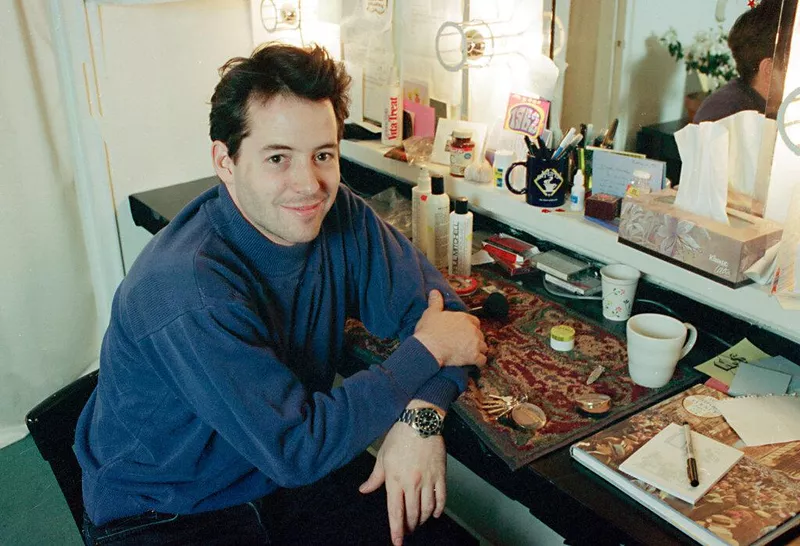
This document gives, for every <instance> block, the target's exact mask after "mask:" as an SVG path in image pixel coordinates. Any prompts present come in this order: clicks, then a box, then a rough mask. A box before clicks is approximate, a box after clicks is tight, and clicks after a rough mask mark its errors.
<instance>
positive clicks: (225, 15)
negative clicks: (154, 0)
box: [89, 0, 252, 270]
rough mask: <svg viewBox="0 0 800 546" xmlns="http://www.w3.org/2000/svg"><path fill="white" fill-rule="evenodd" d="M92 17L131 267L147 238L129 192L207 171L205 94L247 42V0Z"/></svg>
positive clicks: (125, 9) (112, 173)
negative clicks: (134, 214) (135, 218)
mask: <svg viewBox="0 0 800 546" xmlns="http://www.w3.org/2000/svg"><path fill="white" fill-rule="evenodd" d="M90 9H91V8H90ZM89 21H90V29H91V36H92V46H93V51H94V62H95V69H96V70H97V79H98V83H97V85H98V88H99V96H100V99H101V100H100V105H99V106H100V110H99V115H98V116H96V117H97V119H98V122H99V123H100V125H101V132H102V136H103V140H104V142H105V147H106V153H107V156H108V171H109V177H110V181H111V186H112V190H113V198H114V204H115V206H116V213H117V221H118V225H119V235H120V242H121V246H122V252H123V259H124V261H125V267H126V270H127V269H128V268H130V266H131V264H132V262H133V260H134V259H135V257H136V256H137V255H138V254H139V252H140V251H141V249H142V248H143V247H144V245H145V244H146V242H147V241H148V239H149V236H148V234H147V233H146V232H145V230H144V229H142V228H141V227H137V226H135V225H134V224H133V220H132V218H131V214H130V207H129V206H128V196H129V195H130V194H132V193H136V192H139V191H143V190H149V189H153V188H159V187H164V186H169V185H172V184H177V183H180V182H185V181H189V180H193V179H196V178H200V177H204V176H209V175H212V174H213V170H212V168H211V159H210V151H209V150H210V141H209V137H208V114H209V101H210V99H211V94H212V93H213V90H214V86H215V85H216V83H217V81H218V80H219V76H218V73H217V69H218V68H219V67H220V66H221V65H222V64H223V63H224V62H225V61H226V60H228V59H229V58H231V57H234V56H237V55H245V56H246V55H249V54H250V52H251V50H252V40H251V33H250V18H249V9H248V2H247V0H189V1H183V2H175V3H167V4H154V5H143V6H108V5H106V6H100V7H99V8H97V11H96V12H95V13H94V14H92V13H91V12H90V18H89Z"/></svg>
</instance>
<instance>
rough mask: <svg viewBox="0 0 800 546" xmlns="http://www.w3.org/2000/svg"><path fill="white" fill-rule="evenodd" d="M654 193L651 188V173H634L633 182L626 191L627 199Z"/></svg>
mask: <svg viewBox="0 0 800 546" xmlns="http://www.w3.org/2000/svg"><path fill="white" fill-rule="evenodd" d="M651 191H652V189H651V188H650V173H649V172H647V171H638V170H637V171H633V180H631V182H630V184H628V187H627V189H626V190H625V196H626V197H639V196H640V195H645V194H648V193H650V192H651Z"/></svg>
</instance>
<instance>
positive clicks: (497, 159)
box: [492, 150, 514, 189]
mask: <svg viewBox="0 0 800 546" xmlns="http://www.w3.org/2000/svg"><path fill="white" fill-rule="evenodd" d="M513 162H514V152H512V151H511V150H497V151H496V152H495V153H494V164H493V165H492V167H494V185H495V186H496V187H498V188H500V189H503V188H505V177H506V170H508V168H509V167H510V166H511V164H512V163H513Z"/></svg>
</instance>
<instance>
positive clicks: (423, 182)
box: [417, 167, 431, 191]
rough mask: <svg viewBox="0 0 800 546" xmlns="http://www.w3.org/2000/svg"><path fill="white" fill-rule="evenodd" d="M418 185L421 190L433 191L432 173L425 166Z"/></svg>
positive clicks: (418, 178) (418, 179)
mask: <svg viewBox="0 0 800 546" xmlns="http://www.w3.org/2000/svg"><path fill="white" fill-rule="evenodd" d="M417 187H419V189H420V190H421V191H431V173H430V172H428V169H426V168H424V167H423V168H422V169H421V170H420V172H419V176H418V177H417Z"/></svg>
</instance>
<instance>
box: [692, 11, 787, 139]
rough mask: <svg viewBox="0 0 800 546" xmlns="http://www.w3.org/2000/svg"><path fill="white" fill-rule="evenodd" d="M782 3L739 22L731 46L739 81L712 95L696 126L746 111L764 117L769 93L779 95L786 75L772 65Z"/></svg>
mask: <svg viewBox="0 0 800 546" xmlns="http://www.w3.org/2000/svg"><path fill="white" fill-rule="evenodd" d="M781 4H782V0H763V1H762V2H761V3H760V4H759V5H758V6H756V7H755V8H753V9H750V10H747V11H746V12H744V13H743V14H742V15H740V16H739V18H738V19H736V22H735V23H734V24H733V26H732V27H731V30H730V32H729V33H728V46H729V47H730V48H731V54H732V55H733V59H734V61H735V62H736V70H737V71H738V72H739V77H738V78H735V79H733V80H731V81H730V82H728V83H727V84H725V85H723V86H722V87H720V88H719V89H717V90H716V91H715V92H714V93H712V94H711V95H710V96H709V97H708V98H707V99H706V100H704V101H703V104H701V105H700V108H699V109H698V110H697V113H696V114H695V116H694V122H695V123H700V122H702V121H717V120H720V119H722V118H726V117H728V116H730V115H733V114H735V113H737V112H741V111H743V110H756V111H757V112H761V113H764V112H765V110H766V107H767V98H768V97H769V95H770V93H773V94H777V93H780V91H781V89H782V87H783V77H784V71H783V69H782V68H780V67H779V66H778V65H777V64H775V63H774V62H773V54H774V51H775V36H776V34H777V32H778V23H779V21H780V18H781Z"/></svg>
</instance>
